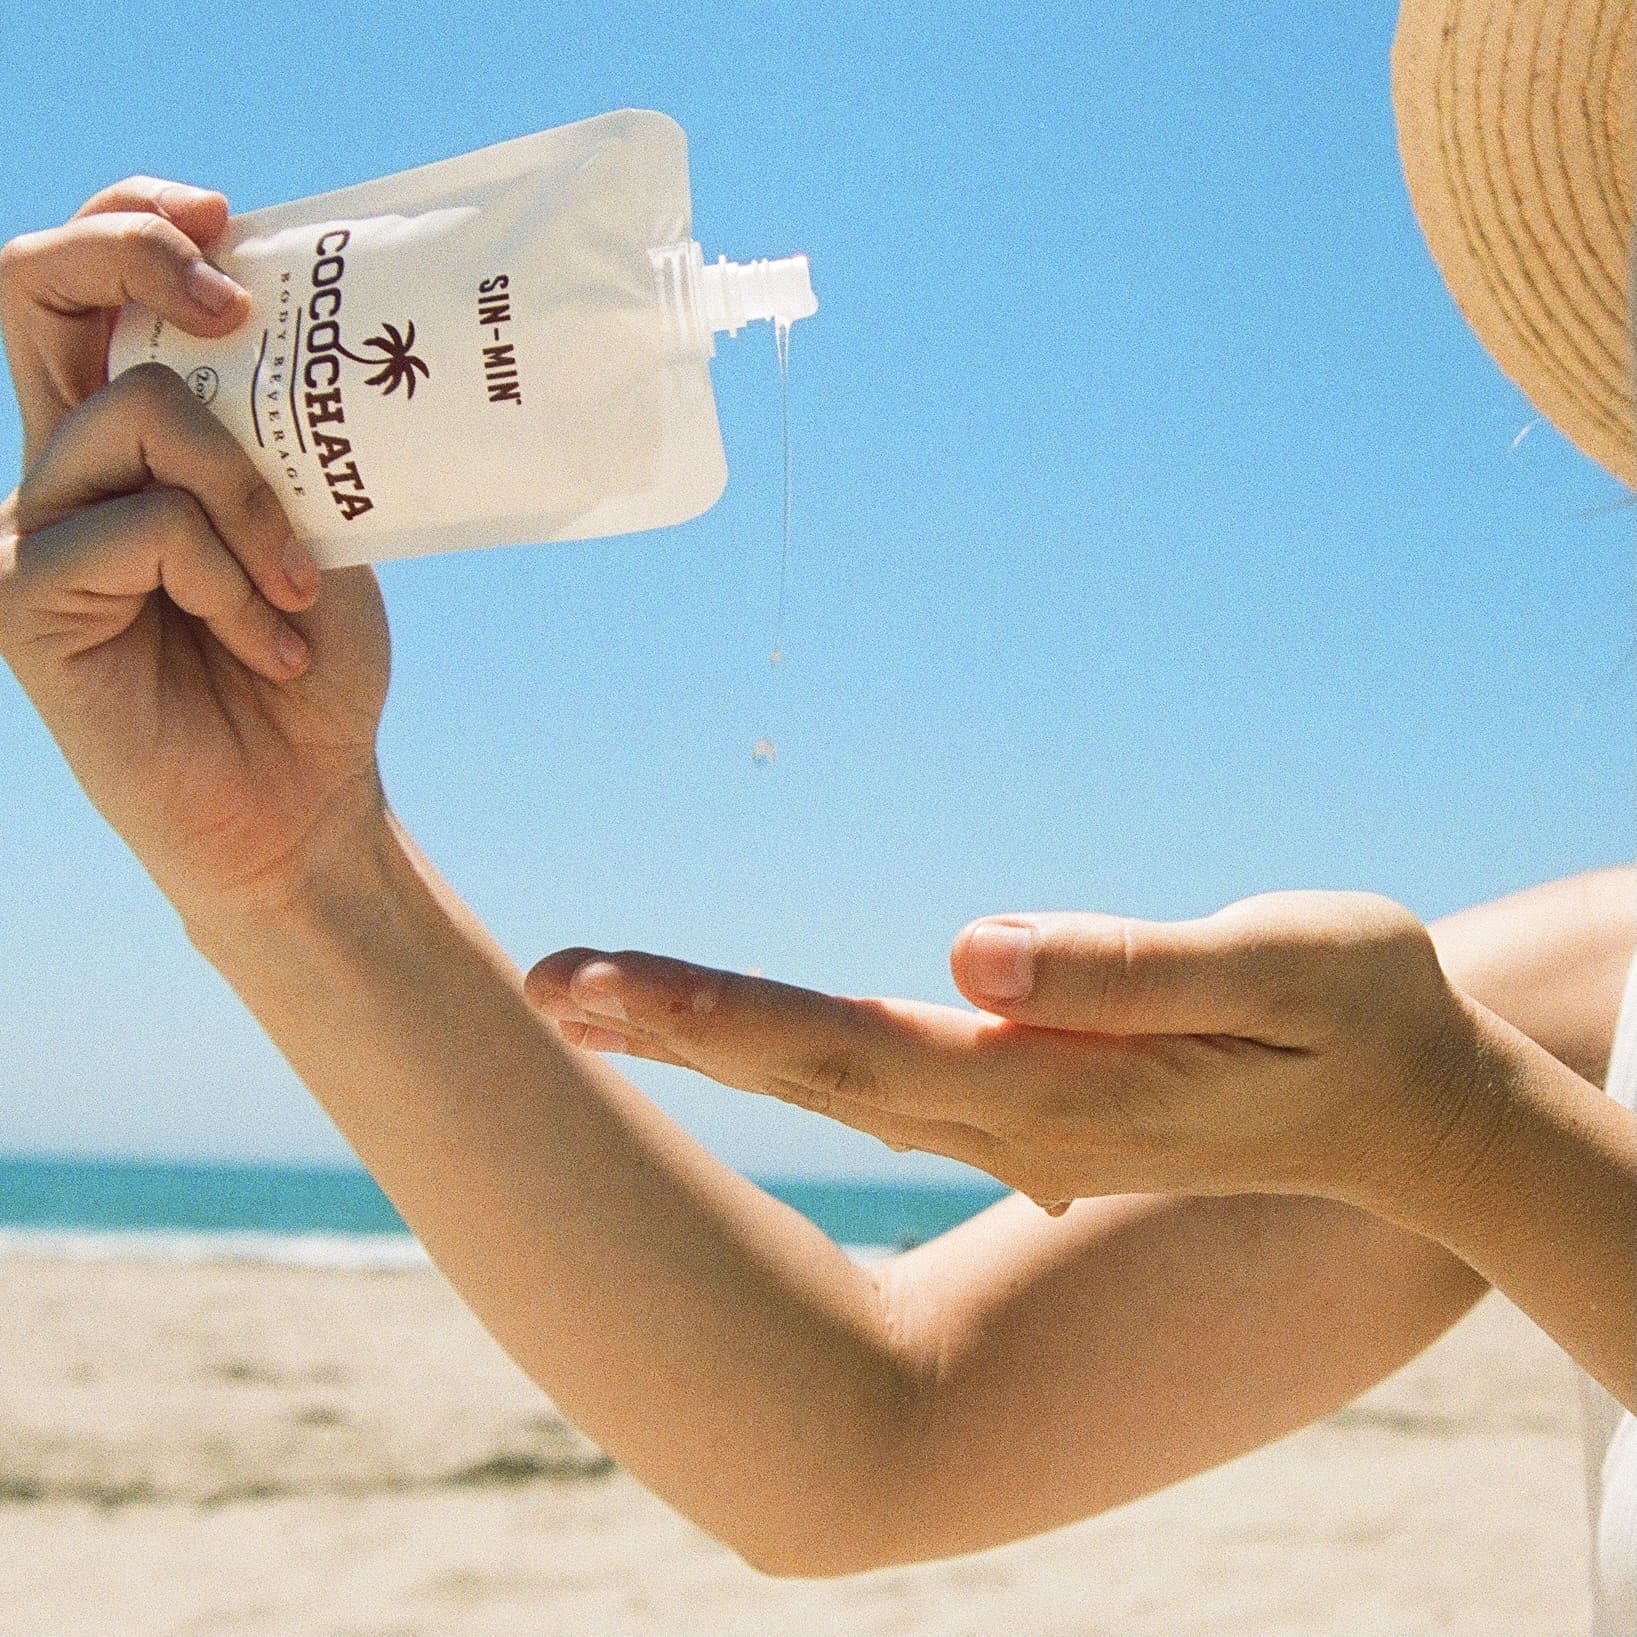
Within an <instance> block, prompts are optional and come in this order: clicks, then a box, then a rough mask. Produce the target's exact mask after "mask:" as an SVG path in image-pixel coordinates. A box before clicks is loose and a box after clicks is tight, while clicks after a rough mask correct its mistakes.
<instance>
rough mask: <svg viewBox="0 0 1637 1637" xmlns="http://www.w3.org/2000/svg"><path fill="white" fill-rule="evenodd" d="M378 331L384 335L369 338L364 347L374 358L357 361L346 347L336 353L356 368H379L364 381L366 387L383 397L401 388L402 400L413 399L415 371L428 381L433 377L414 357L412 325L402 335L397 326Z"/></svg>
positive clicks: (355, 355) (389, 325)
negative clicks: (378, 365)
mask: <svg viewBox="0 0 1637 1637" xmlns="http://www.w3.org/2000/svg"><path fill="white" fill-rule="evenodd" d="M381 328H382V330H383V331H385V334H383V335H372V336H370V338H369V339H368V340H367V341H365V342H364V345H365V346H366V347H371V348H374V349H375V356H374V357H372V358H371V357H360V356H359V355H358V354H357V353H355V352H353V351H352V350H351V349H350V348H348V347H337V348H336V351H337V352H340V353H342V354H344V355H345V356H346V357H348V358H350V359H351V360H352V361H353V362H354V363H355V364H366V365H370V366H374V365H376V364H380V365H381V366H382V367H381V368H380V369H378V370H376V372H375V374H373V375H371V376H369V377H368V378H367V379H366V380H365V382H364V385H365V386H370V387H377V386H378V387H380V389H381V391H382V392H384V393H393V392H396V391H397V390H398V388H399V387H400V386H401V387H403V388H404V396H405V397H407V398H413V397H414V396H415V372H416V370H419V371H420V372H421V374H422V375H424V376H426V377H427V379H428V380H430V379H431V376H432V372H431V370H429V369H428V368H427V367H426V365H425V363H424V362H423V361H422V360H421V359H419V358H417V357H416V356H415V354H414V351H413V348H414V346H415V326H414V324H413V323H410V324H408V325H406V326H405V328H404V331H403V333H402V334H401V335H400V334H399V332H398V326H397V325H396V324H383V325H382V326H381Z"/></svg>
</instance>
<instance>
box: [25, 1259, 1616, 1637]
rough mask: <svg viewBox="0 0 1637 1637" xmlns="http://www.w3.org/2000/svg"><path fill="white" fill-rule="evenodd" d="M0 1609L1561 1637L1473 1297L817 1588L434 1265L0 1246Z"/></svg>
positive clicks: (316, 1622) (592, 1629)
mask: <svg viewBox="0 0 1637 1637" xmlns="http://www.w3.org/2000/svg"><path fill="white" fill-rule="evenodd" d="M0 1301H3V1303H4V1309H5V1313H6V1323H5V1326H4V1328H3V1330H0V1634H3V1637H12V1634H16V1637H25V1634H26V1637H47V1634H53V1637H71V1634H79V1633H84V1634H88V1637H89V1634H93V1633H94V1634H97V1637H106V1634H108V1633H113V1632H118V1633H123V1634H133V1637H134V1634H149V1633H166V1634H177V1637H183V1634H186V1637H218V1634H226V1633H243V1634H253V1633H268V1634H274V1633H276V1634H278V1637H302V1634H308V1633H312V1634H318V1633H324V1634H332V1633H333V1634H349V1637H352V1634H357V1637H364V1634H368V1637H411V1634H415V1637H421V1634H425V1637H442V1634H446V1633H447V1634H465V1633H471V1634H474V1637H475V1634H479V1633H482V1634H484V1637H506V1634H511V1633H518V1634H521V1633H528V1634H531V1637H541V1634H557V1633H562V1634H565V1637H566V1634H569V1633H572V1634H574V1637H597V1634H603V1633H606V1634H610V1637H613V1634H618V1637H642V1634H648V1633H654V1634H659V1633H665V1634H676V1633H711V1634H713V1637H735V1634H740V1633H742V1634H745V1637H751V1634H755V1637H778V1634H784V1633H789V1634H791V1637H795V1634H797V1633H800V1634H802V1637H824V1634H835V1637H864V1634H874V1633H881V1634H887V1633H893V1634H923V1633H924V1634H928V1637H931V1634H938V1637H957V1634H971V1637H980V1634H982V1637H993V1634H994V1633H997V1632H1003V1631H1017V1632H1028V1633H1030V1634H1031V1637H1052V1634H1063V1637H1066V1634H1069V1633H1076V1634H1091V1633H1120V1634H1145V1633H1153V1634H1156V1637H1158V1634H1162V1633H1163V1634H1165V1637H1183V1634H1188V1633H1196V1632H1197V1633H1206V1632H1210V1633H1244V1634H1247V1637H1249V1634H1256V1637H1272V1634H1276V1633H1291V1634H1297V1633H1300V1634H1302V1637H1323V1634H1336V1637H1341V1634H1364V1633H1370V1634H1388V1633H1393V1634H1406V1637H1407V1634H1410V1633H1414V1634H1417V1637H1429V1634H1433V1633H1472V1634H1474V1637H1478V1634H1483V1637H1497V1634H1501V1633H1530V1634H1558V1633H1563V1634H1568V1633H1578V1632H1583V1631H1584V1630H1585V1628H1586V1624H1587V1620H1588V1610H1589V1604H1588V1599H1587V1593H1586V1542H1585V1524H1584V1517H1583V1511H1584V1502H1583V1496H1582V1489H1581V1475H1580V1465H1579V1446H1578V1443H1577V1441H1576V1423H1575V1410H1574V1400H1573V1388H1572V1372H1571V1370H1570V1367H1569V1365H1568V1363H1567V1361H1566V1360H1565V1359H1564V1358H1563V1356H1562V1355H1561V1354H1560V1353H1559V1352H1558V1351H1557V1349H1556V1348H1555V1347H1554V1346H1553V1345H1552V1344H1551V1343H1550V1342H1549V1341H1547V1340H1546V1339H1545V1338H1544V1337H1542V1336H1541V1335H1540V1334H1539V1333H1538V1332H1537V1331H1535V1330H1534V1329H1533V1328H1532V1327H1531V1326H1530V1325H1529V1324H1528V1322H1527V1321H1526V1320H1524V1319H1523V1318H1522V1317H1521V1315H1519V1314H1518V1313H1517V1312H1516V1311H1515V1310H1514V1309H1512V1308H1511V1307H1510V1306H1508V1305H1507V1304H1506V1303H1505V1302H1504V1301H1502V1300H1501V1299H1499V1298H1497V1297H1493V1296H1492V1297H1490V1298H1488V1299H1487V1300H1486V1301H1485V1302H1483V1303H1482V1304H1481V1305H1480V1306H1479V1307H1478V1309H1477V1310H1476V1311H1475V1312H1474V1313H1473V1314H1472V1315H1471V1316H1470V1317H1469V1318H1468V1319H1467V1320H1465V1321H1464V1322H1463V1323H1462V1324H1460V1325H1459V1326H1457V1327H1456V1329H1455V1330H1453V1331H1452V1332H1451V1333H1450V1334H1449V1335H1448V1336H1446V1337H1445V1338H1444V1339H1443V1340H1442V1341H1441V1342H1440V1343H1439V1344H1438V1345H1437V1346H1436V1347H1434V1348H1432V1349H1431V1350H1430V1351H1429V1352H1427V1353H1426V1354H1424V1355H1423V1356H1422V1357H1421V1358H1420V1359H1418V1360H1416V1361H1415V1362H1414V1363H1413V1364H1411V1365H1410V1366H1409V1367H1408V1368H1406V1369H1405V1370H1403V1371H1401V1372H1400V1373H1399V1374H1398V1375H1397V1376H1395V1377H1394V1378H1393V1379H1392V1380H1390V1381H1388V1382H1386V1383H1384V1384H1382V1385H1381V1386H1380V1387H1379V1388H1377V1389H1376V1390H1375V1391H1374V1392H1372V1393H1370V1394H1369V1395H1367V1396H1366V1397H1365V1398H1363V1399H1361V1400H1359V1401H1358V1402H1357V1403H1356V1404H1354V1405H1352V1406H1350V1407H1349V1408H1348V1409H1346V1410H1344V1411H1342V1412H1341V1413H1340V1414H1338V1415H1336V1416H1333V1417H1332V1418H1331V1419H1329V1420H1328V1421H1325V1422H1323V1423H1321V1424H1319V1425H1317V1426H1314V1427H1311V1428H1309V1429H1307V1430H1306V1431H1304V1432H1301V1433H1299V1434H1297V1435H1295V1436H1293V1437H1291V1438H1288V1439H1286V1440H1284V1441H1283V1442H1281V1443H1280V1444H1277V1445H1275V1446H1273V1447H1271V1448H1269V1449H1267V1450H1264V1451H1261V1452H1259V1453H1257V1454H1256V1455H1253V1456H1251V1457H1249V1458H1247V1459H1244V1460H1241V1461H1239V1462H1236V1463H1233V1464H1232V1465H1230V1466H1227V1467H1224V1468H1221V1469H1219V1470H1218V1471H1216V1472H1212V1473H1207V1474H1205V1475H1204V1476H1202V1477H1200V1478H1198V1479H1195V1480H1193V1481H1192V1482H1190V1483H1187V1484H1183V1485H1179V1486H1177V1487H1175V1488H1173V1489H1171V1490H1169V1491H1166V1492H1164V1493H1161V1494H1159V1495H1155V1496H1152V1497H1150V1498H1149V1499H1148V1500H1145V1501H1143V1502H1140V1503H1138V1504H1136V1505H1134V1506H1130V1507H1127V1508H1125V1509H1123V1510H1121V1511H1119V1512H1115V1513H1112V1514H1110V1515H1108V1516H1105V1517H1102V1518H1095V1519H1091V1520H1089V1521H1087V1522H1084V1523H1081V1524H1077V1525H1074V1526H1072V1527H1070V1528H1068V1529H1063V1530H1059V1531H1058V1532H1056V1533H1054V1534H1052V1535H1048V1536H1045V1537H1042V1538H1040V1539H1037V1540H1034V1541H1028V1542H1024V1543H1022V1544H1019V1545H1015V1546H1010V1547H1005V1548H1001V1549H999V1550H996V1551H993V1552H988V1553H984V1554H982V1555H980V1556H977V1557H972V1558H967V1559H964V1560H961V1561H955V1562H947V1563H939V1564H932V1565H928V1566H926V1567H922V1568H915V1569H904V1570H888V1571H883V1572H881V1573H876V1574H869V1575H860V1576H856V1577H852V1578H849V1579H844V1580H836V1581H817V1582H813V1581H779V1580H771V1579H768V1578H766V1577H764V1576H762V1575H760V1574H758V1573H756V1572H755V1571H753V1570H751V1569H749V1568H747V1567H746V1566H745V1565H744V1564H743V1563H741V1562H740V1561H739V1560H738V1559H737V1558H735V1557H734V1556H733V1555H732V1554H731V1553H730V1552H728V1551H726V1550H725V1549H723V1548H722V1547H720V1546H718V1545H716V1544H715V1543H714V1542H713V1541H711V1540H710V1539H709V1538H707V1537H706V1536H705V1535H703V1534H701V1533H700V1532H699V1531H698V1530H697V1529H695V1528H694V1527H693V1526H692V1525H691V1524H689V1523H687V1522H685V1521H684V1520H683V1519H681V1518H680V1517H678V1516H677V1515H676V1514H675V1513H673V1512H671V1511H670V1510H669V1509H668V1508H667V1507H666V1506H665V1505H663V1504H662V1503H661V1502H660V1501H658V1500H656V1499H655V1498H654V1497H652V1496H651V1495H649V1494H648V1493H647V1492H646V1491H645V1490H644V1489H643V1488H642V1487H641V1486H640V1485H639V1484H637V1483H636V1482H635V1481H634V1480H633V1479H632V1478H630V1477H629V1476H628V1475H626V1474H625V1473H623V1472H621V1471H619V1470H617V1469H616V1468H614V1467H613V1466H612V1464H611V1463H610V1462H609V1461H608V1460H607V1459H606V1458H605V1457H604V1456H603V1455H602V1454H601V1452H600V1451H598V1450H597V1448H596V1447H595V1446H594V1445H593V1444H591V1443H590V1442H589V1441H588V1440H586V1439H585V1438H583V1437H582V1436H581V1435H580V1434H579V1433H578V1432H577V1431H575V1429H573V1428H572V1427H570V1426H569V1425H567V1424H566V1423H565V1422H564V1421H563V1419H562V1418H561V1417H560V1416H558V1415H557V1414H556V1412H555V1411H554V1410H553V1409H552V1407H551V1405H550V1404H549V1403H548V1402H547V1401H546V1400H545V1399H544V1398H542V1397H541V1395H540V1394H539V1392H538V1391H537V1390H536V1389H535V1388H534V1387H533V1386H532V1385H531V1384H530V1383H529V1382H528V1380H527V1379H526V1378H525V1377H524V1376H523V1375H522V1374H521V1372H519V1371H518V1370H517V1369H516V1368H515V1366H513V1365H512V1364H511V1362H510V1361H509V1360H508V1359H507V1358H506V1357H505V1355H504V1354H503V1353H501V1352H500V1350H499V1349H498V1348H497V1347H496V1346H495V1344H494V1343H493V1342H492V1341H491V1340H490V1339H489V1338H488V1337H487V1335H486V1334H485V1333H484V1332H483V1331H482V1330H481V1328H480V1327H479V1326H478V1325H477V1323H476V1321H475V1320H473V1319H472V1317H471V1316H470V1315H469V1314H468V1313H467V1312H466V1310H465V1309H464V1308H463V1307H462V1306H461V1305H460V1303H459V1301H458V1300H457V1299H456V1298H455V1296H454V1295H453V1294H452V1292H451V1291H450V1290H449V1288H448V1286H447V1285H446V1284H445V1283H444V1282H443V1280H442V1279H441V1278H440V1277H439V1276H438V1275H437V1274H436V1273H434V1272H432V1271H430V1270H426V1269H417V1270H413V1271H393V1272H361V1271H329V1270H318V1269H310V1268H299V1267H276V1266H266V1265H256V1264H250V1263H233V1262H217V1263H206V1264H187V1263H174V1262H165V1261H160V1260H148V1259H140V1258H125V1259H119V1260H103V1261H76V1260H72V1259H67V1258H61V1257H54V1256H46V1255H27V1254H15V1255H8V1256H3V1257H0Z"/></svg>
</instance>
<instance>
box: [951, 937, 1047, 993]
mask: <svg viewBox="0 0 1637 1637" xmlns="http://www.w3.org/2000/svg"><path fill="white" fill-rule="evenodd" d="M966 976H967V981H968V983H969V984H970V985H971V987H972V988H973V989H974V990H975V991H976V992H977V993H978V994H980V995H988V996H990V997H991V998H992V999H994V1000H1022V999H1023V997H1024V996H1025V995H1026V994H1028V992H1029V991H1030V990H1031V989H1033V988H1034V929H1033V928H1032V927H1022V926H1008V925H1006V923H1005V922H1003V921H986V922H984V923H983V925H981V926H978V927H974V928H973V930H972V932H971V934H970V936H969V937H968V938H967V941H966Z"/></svg>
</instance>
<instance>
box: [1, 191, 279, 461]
mask: <svg viewBox="0 0 1637 1637" xmlns="http://www.w3.org/2000/svg"><path fill="white" fill-rule="evenodd" d="M137 180H140V181H141V182H142V183H143V184H144V186H142V187H138V186H137V185H136V181H135V180H134V181H133V182H131V183H122V184H120V185H119V186H118V187H116V188H112V189H107V190H105V191H104V193H102V194H99V195H97V196H96V197H95V198H93V199H92V200H90V201H89V202H88V203H87V205H86V206H85V207H83V209H82V211H81V213H80V214H78V215H76V216H75V217H73V218H72V219H71V220H70V221H68V222H66V223H64V224H63V225H62V226H61V227H56V228H49V229H46V230H44V231H42V232H38V233H25V234H23V235H21V236H20V237H19V238H16V239H13V240H12V241H11V242H10V243H9V244H7V245H5V246H4V247H3V248H0V330H3V331H4V336H5V343H6V352H7V356H8V358H9V360H10V363H11V371H12V379H13V383H14V385H15V388H16V392H17V402H18V407H19V408H20V409H21V411H22V417H23V431H24V449H25V465H27V464H29V463H31V462H32V460H33V457H34V455H35V454H36V453H37V452H38V451H39V450H40V449H41V448H43V447H44V445H45V443H46V442H47V441H48V440H49V439H50V437H51V435H52V434H53V433H54V432H55V431H56V429H57V426H58V425H59V424H60V422H61V420H62V418H63V416H64V415H66V414H67V413H68V411H69V410H70V409H72V408H74V407H75V405H77V404H80V403H83V402H84V401H85V399H87V398H89V397H90V396H91V395H92V394H93V393H94V392H96V391H98V390H99V389H100V388H101V387H102V386H103V385H104V383H105V382H106V381H107V378H108V338H109V335H110V334H111V331H112V325H113V321H114V318H115V316H116V314H117V310H118V309H119V308H120V307H122V306H125V305H126V304H128V303H131V302H141V303H142V304H143V305H145V306H147V307H149V308H151V309H152V310H153V311H154V312H156V313H158V314H160V315H161V316H162V317H164V318H166V319H167V320H169V321H170V322H171V323H173V324H175V325H176V326H177V327H178V328H180V329H182V330H185V331H186V332H187V333H188V334H190V335H201V336H221V335H226V334H228V333H229V332H230V331H232V330H233V329H235V328H236V327H237V326H238V325H239V324H240V323H241V322H242V321H243V319H244V317H245V315H246V314H247V312H248V311H249V305H250V298H249V296H248V295H247V294H246V293H245V291H244V290H242V289H241V288H240V287H239V286H238V285H237V284H235V283H234V282H233V281H232V280H231V279H229V278H228V277H227V276H226V274H224V273H222V272H221V271H220V270H219V269H218V268H216V267H213V266H212V265H211V264H210V263H209V262H208V261H206V260H205V258H204V256H203V255H202V254H201V252H200V243H201V241H200V240H198V239H196V238H195V237H193V236H192V235H193V234H196V233H207V234H209V236H210V238H212V239H213V238H215V237H218V236H219V235H220V232H221V230H222V228H223V227H225V225H226V221H227V215H226V211H227V201H226V200H225V199H222V197H221V196H220V195H219V194H216V195H210V194H206V193H204V192H203V190H188V189H182V190H181V194H182V197H180V198H173V197H172V195H171V193H170V191H169V190H170V189H171V188H172V187H174V186H177V185H176V184H166V183H160V182H157V181H151V179H146V178H143V179H137ZM122 207H123V208H122Z"/></svg>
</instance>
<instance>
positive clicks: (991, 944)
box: [950, 913, 1293, 1038]
mask: <svg viewBox="0 0 1637 1637" xmlns="http://www.w3.org/2000/svg"><path fill="white" fill-rule="evenodd" d="M1292 953H1293V951H1292V950H1290V949H1289V948H1288V946H1284V945H1283V943H1282V940H1280V939H1279V937H1278V933H1277V930H1276V929H1275V928H1271V927H1266V926H1260V925H1258V924H1256V923H1255V922H1254V921H1253V922H1251V923H1250V924H1248V925H1247V924H1246V923H1245V922H1244V920H1243V919H1242V918H1240V919H1235V918H1229V917H1224V916H1222V915H1213V916H1207V917H1205V918H1204V919H1202V920H1196V921H1142V920H1136V919H1133V918H1131V917H1129V916H1121V915H1101V914H1095V913H1083V914H1082V913H1073V914H1071V913H1050V914H1034V915H999V916H988V917H985V918H984V919H983V920H979V921H974V922H972V923H971V924H970V925H969V926H967V927H964V928H963V929H962V930H961V932H960V933H959V934H958V935H957V936H956V938H955V942H954V946H953V948H952V950H951V952H950V969H951V971H952V973H953V975H954V978H955V982H956V984H957V986H958V987H959V988H960V991H961V993H962V994H963V995H965V996H966V998H967V999H968V1000H970V1001H972V1002H973V1003H974V1004H975V1005H977V1006H981V1007H982V1008H983V1009H984V1010H985V1011H988V1012H994V1013H997V1014H999V1015H1001V1016H1003V1017H1008V1018H1011V1019H1013V1020H1015V1021H1016V1022H1019V1023H1028V1024H1033V1025H1035V1026H1037V1027H1041V1028H1048V1029H1075V1030H1080V1031H1085V1032H1090V1033H1097V1034H1114V1035H1135V1034H1224V1035H1245V1036H1253V1037H1257V1038H1264V1037H1266V1036H1267V1035H1268V1034H1269V1033H1270V1032H1275V1031H1276V1032H1281V1033H1284V1032H1289V999H1290V998H1291V988H1292V986H1291V984H1290V983H1289V981H1288V978H1289V976H1290V969H1291V967H1292V964H1293V963H1292V961H1291V958H1290V957H1291V955H1292ZM1281 980H1283V981H1281ZM1281 1020H1283V1027H1282V1028H1281Z"/></svg>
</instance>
